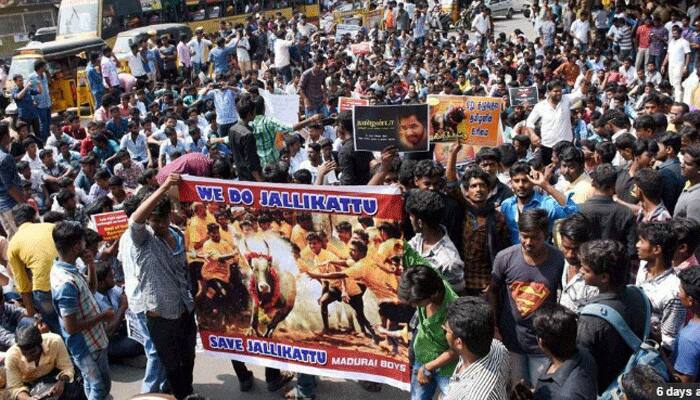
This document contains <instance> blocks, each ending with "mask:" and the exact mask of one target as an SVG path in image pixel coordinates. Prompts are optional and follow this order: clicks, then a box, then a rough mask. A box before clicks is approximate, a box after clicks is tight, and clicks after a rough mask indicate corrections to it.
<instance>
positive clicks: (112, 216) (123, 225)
mask: <svg viewBox="0 0 700 400" xmlns="http://www.w3.org/2000/svg"><path fill="white" fill-rule="evenodd" d="M91 219H92V223H93V225H94V226H95V231H96V232H97V233H99V234H100V236H101V237H102V240H105V241H109V240H116V239H119V238H120V237H121V236H122V233H124V231H126V229H127V228H128V227H129V217H127V216H126V213H125V212H124V210H120V211H112V212H106V213H102V214H95V215H93V216H92V217H91Z"/></svg>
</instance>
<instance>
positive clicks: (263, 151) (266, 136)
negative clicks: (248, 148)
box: [249, 115, 292, 168]
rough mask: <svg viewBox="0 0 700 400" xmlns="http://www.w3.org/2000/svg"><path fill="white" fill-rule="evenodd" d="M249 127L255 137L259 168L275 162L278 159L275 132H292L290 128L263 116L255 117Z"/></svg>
mask: <svg viewBox="0 0 700 400" xmlns="http://www.w3.org/2000/svg"><path fill="white" fill-rule="evenodd" d="M249 126H250V128H251V129H252V130H253V136H255V146H256V148H257V150H258V157H259V158H260V166H261V167H263V168H264V167H265V166H266V165H269V164H272V163H274V162H276V161H277V160H278V159H279V157H280V153H279V151H277V148H276V147H275V139H276V138H277V132H283V133H286V132H292V127H291V126H289V125H286V124H283V123H281V122H279V121H278V120H276V119H275V118H270V117H268V116H265V115H258V116H256V117H255V119H254V120H253V121H252V122H250V124H249Z"/></svg>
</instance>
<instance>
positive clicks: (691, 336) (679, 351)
mask: <svg viewBox="0 0 700 400" xmlns="http://www.w3.org/2000/svg"><path fill="white" fill-rule="evenodd" d="M673 354H675V357H676V362H675V363H674V364H673V368H674V369H675V370H676V371H678V372H680V373H681V374H683V375H688V376H693V377H697V376H698V369H700V368H699V367H700V323H698V322H694V321H690V322H689V323H688V325H686V326H685V327H684V328H683V329H681V332H680V334H679V335H678V341H676V351H674V352H673Z"/></svg>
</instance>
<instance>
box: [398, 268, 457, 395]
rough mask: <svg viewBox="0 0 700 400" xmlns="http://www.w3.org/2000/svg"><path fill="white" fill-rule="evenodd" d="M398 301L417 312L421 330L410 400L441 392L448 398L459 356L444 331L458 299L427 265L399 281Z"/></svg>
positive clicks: (415, 342) (415, 344) (411, 270)
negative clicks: (448, 312) (449, 308)
mask: <svg viewBox="0 0 700 400" xmlns="http://www.w3.org/2000/svg"><path fill="white" fill-rule="evenodd" d="M398 298H399V299H400V300H401V301H402V302H404V303H406V304H409V305H411V306H412V307H415V308H416V312H417V313H418V328H417V329H416V333H415V335H414V338H413V352H414V354H415V361H414V362H413V369H412V371H413V374H412V376H411V399H413V400H431V399H432V398H433V397H434V396H435V393H436V392H438V391H439V393H441V396H445V395H446V394H447V387H448V385H449V382H450V376H451V375H452V373H453V372H454V369H455V366H456V364H457V353H456V352H455V351H454V350H453V349H451V348H450V346H449V344H448V342H447V337H446V335H445V331H444V330H443V329H442V326H443V324H444V323H445V320H446V319H447V308H448V307H449V306H450V304H452V302H454V301H455V299H457V295H456V294H455V292H454V291H453V290H452V289H451V288H450V286H449V284H448V283H447V282H445V281H444V280H443V279H442V278H441V277H440V275H439V274H438V273H437V272H436V271H435V270H434V269H433V268H432V267H428V266H425V265H416V266H413V267H410V268H408V269H406V271H405V272H404V273H403V275H402V276H401V279H400V280H399V287H398Z"/></svg>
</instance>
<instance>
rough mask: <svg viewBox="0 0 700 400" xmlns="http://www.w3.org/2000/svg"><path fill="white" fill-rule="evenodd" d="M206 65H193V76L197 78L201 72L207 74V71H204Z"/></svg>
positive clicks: (194, 63)
mask: <svg viewBox="0 0 700 400" xmlns="http://www.w3.org/2000/svg"><path fill="white" fill-rule="evenodd" d="M204 65H205V64H202V63H196V62H193V63H192V75H193V76H194V77H195V78H196V77H197V75H199V73H200V72H204V73H205V74H206V73H207V71H205V70H204Z"/></svg>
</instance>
